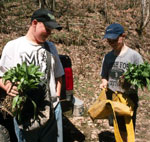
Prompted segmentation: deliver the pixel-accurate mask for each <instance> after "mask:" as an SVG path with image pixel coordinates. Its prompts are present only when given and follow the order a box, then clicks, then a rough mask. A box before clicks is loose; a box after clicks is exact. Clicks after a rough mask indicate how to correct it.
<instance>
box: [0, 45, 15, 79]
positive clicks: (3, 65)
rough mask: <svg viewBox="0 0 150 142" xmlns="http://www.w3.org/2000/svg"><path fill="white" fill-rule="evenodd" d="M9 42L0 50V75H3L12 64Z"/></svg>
mask: <svg viewBox="0 0 150 142" xmlns="http://www.w3.org/2000/svg"><path fill="white" fill-rule="evenodd" d="M10 45H11V43H10V42H9V43H7V44H6V45H5V47H4V48H3V51H2V56H1V59H0V77H2V76H3V74H4V73H5V72H6V71H7V70H8V69H10V68H12V66H13V59H12V56H11V54H13V52H11V48H10V47H11V46H10Z"/></svg>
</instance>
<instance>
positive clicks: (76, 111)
mask: <svg viewBox="0 0 150 142" xmlns="http://www.w3.org/2000/svg"><path fill="white" fill-rule="evenodd" d="M73 105H74V106H73V115H74V116H77V117H79V116H82V115H83V114H84V104H83V101H82V100H80V99H78V98H76V97H73Z"/></svg>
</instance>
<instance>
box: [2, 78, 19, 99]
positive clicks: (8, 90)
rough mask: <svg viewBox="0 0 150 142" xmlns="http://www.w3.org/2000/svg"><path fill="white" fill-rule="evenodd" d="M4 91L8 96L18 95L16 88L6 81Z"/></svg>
mask: <svg viewBox="0 0 150 142" xmlns="http://www.w3.org/2000/svg"><path fill="white" fill-rule="evenodd" d="M4 89H5V91H6V93H7V94H8V95H10V96H16V95H18V94H19V93H18V90H17V86H14V85H13V84H12V83H11V82H10V81H7V82H6V83H5V88H4Z"/></svg>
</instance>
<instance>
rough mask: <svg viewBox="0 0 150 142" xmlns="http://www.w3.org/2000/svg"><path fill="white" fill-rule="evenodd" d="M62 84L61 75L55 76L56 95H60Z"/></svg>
mask: <svg viewBox="0 0 150 142" xmlns="http://www.w3.org/2000/svg"><path fill="white" fill-rule="evenodd" d="M61 86H62V77H58V78H56V93H57V96H60V93H61Z"/></svg>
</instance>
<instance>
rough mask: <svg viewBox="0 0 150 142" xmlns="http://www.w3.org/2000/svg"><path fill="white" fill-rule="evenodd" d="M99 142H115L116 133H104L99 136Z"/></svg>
mask: <svg viewBox="0 0 150 142" xmlns="http://www.w3.org/2000/svg"><path fill="white" fill-rule="evenodd" d="M98 137H99V142H115V137H114V133H112V132H109V131H103V132H101V133H100V134H99V135H98Z"/></svg>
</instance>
